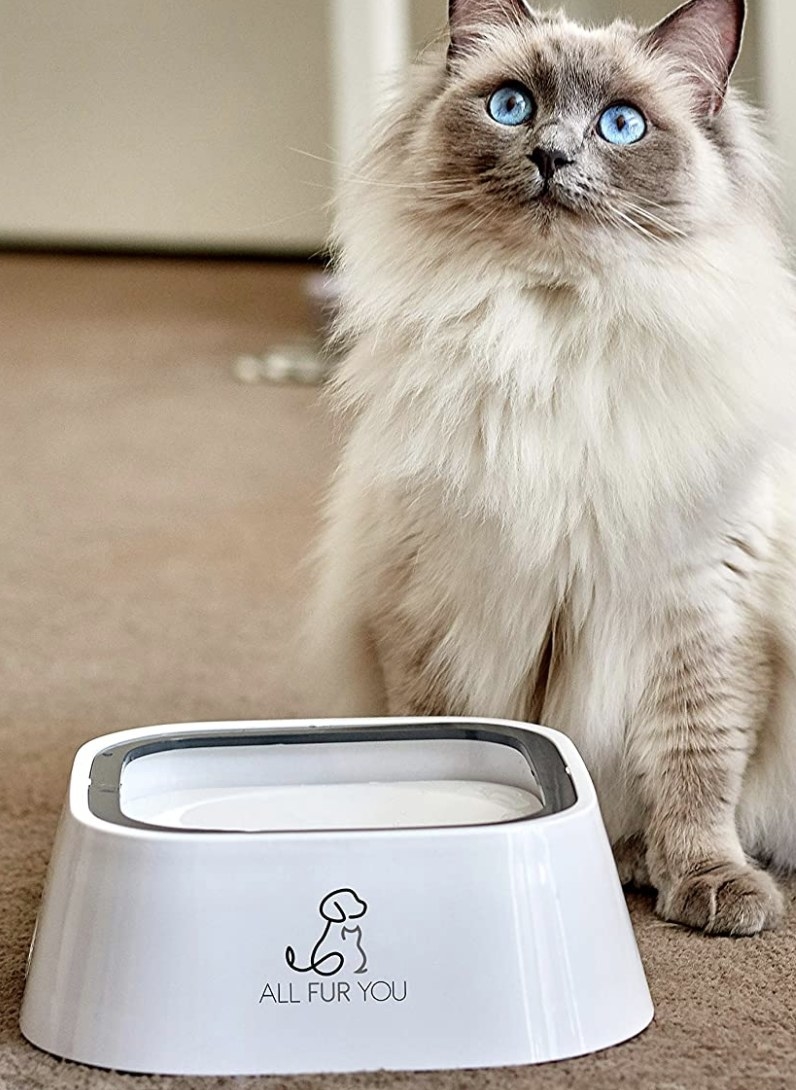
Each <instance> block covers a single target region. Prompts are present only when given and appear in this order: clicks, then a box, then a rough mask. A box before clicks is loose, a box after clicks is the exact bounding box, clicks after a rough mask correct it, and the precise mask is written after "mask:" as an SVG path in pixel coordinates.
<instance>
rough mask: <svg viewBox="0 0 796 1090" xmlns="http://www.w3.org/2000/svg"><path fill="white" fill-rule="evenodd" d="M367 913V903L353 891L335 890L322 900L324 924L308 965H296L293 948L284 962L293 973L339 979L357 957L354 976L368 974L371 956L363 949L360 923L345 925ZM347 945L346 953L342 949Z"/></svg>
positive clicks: (320, 910) (286, 955) (290, 947)
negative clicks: (340, 974) (340, 973)
mask: <svg viewBox="0 0 796 1090" xmlns="http://www.w3.org/2000/svg"><path fill="white" fill-rule="evenodd" d="M367 910H368V906H367V904H366V903H365V901H363V900H362V898H361V897H360V896H359V894H357V893H355V892H354V890H353V889H350V888H348V887H346V888H345V889H335V890H333V891H332V892H331V893H327V895H326V896H325V897H324V898H323V900H322V901H321V903H320V905H319V906H318V912H319V913H320V916H321V919H322V920H323V921H324V928H323V932H322V934H321V937H320V938H319V939H318V941H317V942H316V943H315V945H314V946H313V948H312V953H311V954H310V963H309V965H304V966H302V965H296V952H295V950H294V949H293V947H292V946H288V947H287V949H286V950H285V961H286V962H287V964H288V967H289V968H290V969H292V970H293V972H294V973H317V975H318V976H336V975H337V974H338V973H339V972H340V971H341V970H342V968H343V966H344V965H345V964H346V961H347V960H349V959H354V958H358V959H359V965H358V966H357V968H356V969H354V970H353V972H354V973H366V972H367V968H368V957H367V954H366V953H365V951H364V949H363V947H362V928H361V927H360V925H359V924H358V923H357V924H355V925H354V926H353V927H348V926H346V925H347V924H348V923H349V921H351V920H361V919H362V917H363V916H364V915H365V913H366V912H367ZM343 943H344V944H345V948H344V950H341V949H340V948H339V946H340V945H342V944H343Z"/></svg>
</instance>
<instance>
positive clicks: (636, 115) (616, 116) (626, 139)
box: [597, 103, 647, 144]
mask: <svg viewBox="0 0 796 1090" xmlns="http://www.w3.org/2000/svg"><path fill="white" fill-rule="evenodd" d="M597 128H598V129H599V132H600V136H602V138H603V139H604V140H607V141H608V143H609V144H637V143H638V142H639V140H641V139H642V137H644V136H646V135H647V122H646V120H645V119H644V115H643V114H642V112H641V111H640V110H637V109H636V107H635V106H629V105H627V104H626V103H625V104H622V105H620V106H609V107H608V109H607V110H606V111H605V113H604V114H603V115H602V116H601V117H600V120H599V121H598V122H597Z"/></svg>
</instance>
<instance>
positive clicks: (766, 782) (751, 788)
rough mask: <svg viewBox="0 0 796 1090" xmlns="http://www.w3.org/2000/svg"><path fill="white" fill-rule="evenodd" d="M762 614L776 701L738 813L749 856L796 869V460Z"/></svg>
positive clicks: (783, 484)
mask: <svg viewBox="0 0 796 1090" xmlns="http://www.w3.org/2000/svg"><path fill="white" fill-rule="evenodd" d="M772 502H773V505H774V519H773V524H772V529H771V531H770V539H769V540H768V541H767V542H766V543H765V547H766V548H765V551H766V556H765V570H764V578H763V579H762V581H761V603H760V611H761V615H762V617H763V619H764V624H765V628H766V631H767V632H768V641H769V655H770V659H771V664H772V670H773V686H772V696H771V701H770V704H769V709H768V713H767V715H766V717H765V721H764V724H763V726H762V729H761V731H760V735H759V741H758V745H757V749H756V751H755V753H754V754H753V756H752V759H751V761H750V764H749V768H748V771H747V775H746V779H745V782H744V789H743V795H742V798H741V802H740V805H739V810H738V825H739V831H740V834H741V840H742V843H743V845H744V848H745V849H746V851H747V852H748V853H749V854H750V855H752V856H755V857H757V858H760V859H762V860H765V861H766V862H770V863H771V865H772V866H774V867H775V868H777V869H779V870H783V871H794V870H796V460H792V459H788V461H787V463H785V466H784V470H782V471H781V475H780V476H779V477H778V487H777V488H775V489H774V491H773V495H772Z"/></svg>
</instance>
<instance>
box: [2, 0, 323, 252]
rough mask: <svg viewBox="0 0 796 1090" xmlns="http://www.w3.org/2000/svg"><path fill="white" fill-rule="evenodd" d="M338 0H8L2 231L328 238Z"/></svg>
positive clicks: (229, 243) (266, 241) (256, 241)
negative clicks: (332, 5)
mask: <svg viewBox="0 0 796 1090" xmlns="http://www.w3.org/2000/svg"><path fill="white" fill-rule="evenodd" d="M330 67H331V53H330V49H329V6H328V3H327V2H326V0H0V147H1V148H2V149H3V150H2V159H3V162H2V167H1V168H0V241H3V240H6V241H7V240H23V241H26V240H34V241H36V240H38V241H41V242H52V241H55V242H59V241H60V242H76V243H86V242H89V243H94V242H100V243H102V242H106V243H113V242H120V243H136V244H143V245H147V244H155V245H158V244H164V245H174V244H177V245H188V246H191V245H195V246H209V247H214V246H220V247H225V248H226V247H233V248H237V247H241V248H246V247H249V246H251V247H254V248H263V247H265V248H271V249H275V250H291V249H298V250H306V249H312V248H315V247H316V246H317V245H318V244H319V243H320V242H321V241H322V240H323V238H324V236H325V234H326V225H327V217H326V213H325V210H324V208H323V205H324V202H325V201H326V200H327V199H328V197H329V195H330V187H331V182H332V171H331V168H330V166H329V165H328V164H326V163H322V162H318V161H317V160H314V159H309V158H305V157H302V156H301V155H299V154H297V153H296V152H295V151H292V150H291V149H293V148H296V149H306V150H308V151H310V152H311V153H313V154H315V155H319V156H329V155H330V154H331V149H330V146H329V143H330V141H329V133H330V130H331V126H332V117H331V104H330V100H331V75H330Z"/></svg>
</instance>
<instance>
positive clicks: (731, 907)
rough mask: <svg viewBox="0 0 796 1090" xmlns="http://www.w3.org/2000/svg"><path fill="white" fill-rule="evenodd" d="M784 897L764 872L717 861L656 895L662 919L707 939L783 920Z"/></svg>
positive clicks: (764, 928)
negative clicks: (682, 925)
mask: <svg viewBox="0 0 796 1090" xmlns="http://www.w3.org/2000/svg"><path fill="white" fill-rule="evenodd" d="M784 912H785V898H784V897H783V896H782V893H781V892H780V890H779V887H778V886H777V884H776V882H775V881H774V879H773V878H772V877H771V876H770V875H769V874H766V872H765V871H762V870H755V869H754V867H743V866H739V865H738V864H737V863H720V864H718V865H717V866H714V867H710V868H709V869H705V870H701V871H697V872H696V873H694V874H689V875H687V876H686V877H684V878H680V879H678V880H677V881H675V882H672V884H671V885H670V886H668V887H666V888H664V889H663V890H662V891H661V893H660V895H659V897H658V914H659V915H661V916H662V917H663V918H664V919H665V920H671V921H672V922H673V923H681V924H684V925H685V926H686V927H693V928H695V929H696V930H698V931H705V932H707V934H709V935H757V934H758V933H759V932H760V931H767V930H770V929H772V928H775V927H777V926H778V925H779V923H780V922H781V921H782V917H783V915H784Z"/></svg>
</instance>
